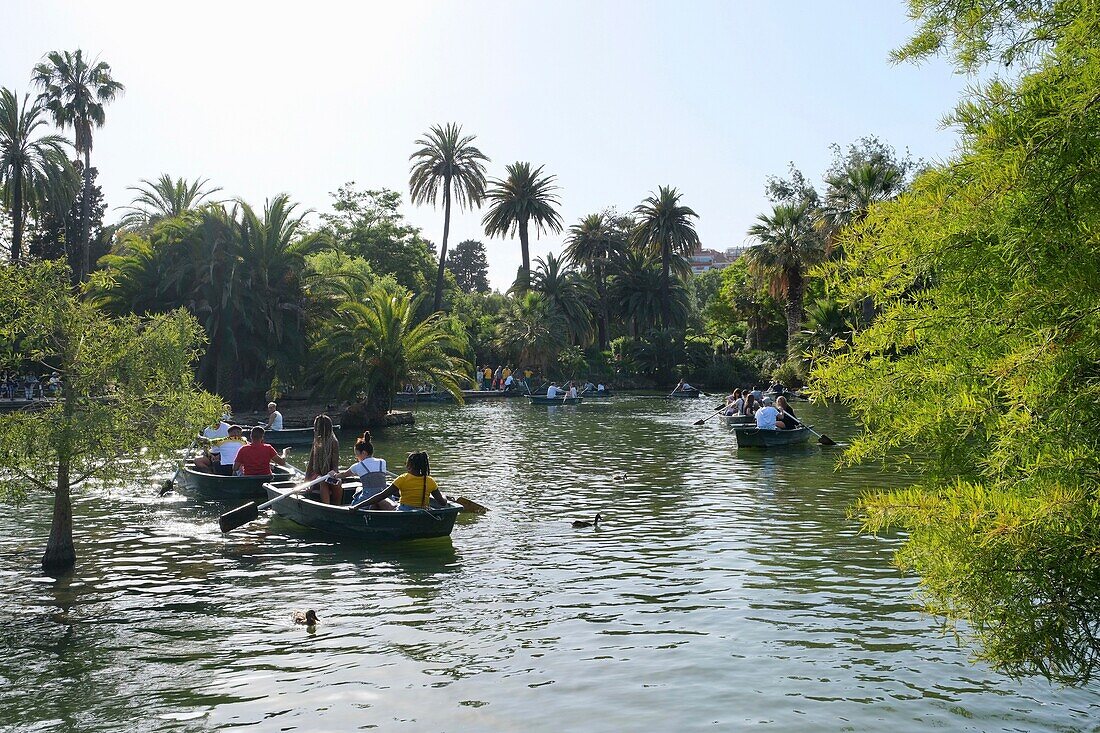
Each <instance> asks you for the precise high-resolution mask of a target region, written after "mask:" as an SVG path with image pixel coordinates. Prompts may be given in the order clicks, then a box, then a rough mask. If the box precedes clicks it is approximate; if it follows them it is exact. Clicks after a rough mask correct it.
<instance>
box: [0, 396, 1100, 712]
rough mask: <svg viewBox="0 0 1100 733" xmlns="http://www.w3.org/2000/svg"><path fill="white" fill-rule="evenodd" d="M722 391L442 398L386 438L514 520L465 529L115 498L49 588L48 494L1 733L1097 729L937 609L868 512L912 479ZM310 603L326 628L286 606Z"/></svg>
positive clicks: (22, 565) (826, 413)
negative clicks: (975, 657) (809, 439)
mask: <svg viewBox="0 0 1100 733" xmlns="http://www.w3.org/2000/svg"><path fill="white" fill-rule="evenodd" d="M711 406H712V402H711V401H710V400H684V401H672V400H663V399H659V398H646V397H622V398H616V399H614V400H610V401H607V402H603V403H598V402H586V403H585V404H583V405H580V406H577V407H552V408H545V407H543V408H535V407H532V406H530V405H528V404H526V400H509V401H506V402H504V401H497V402H492V403H484V404H474V405H469V406H466V407H457V406H447V405H438V406H426V407H423V408H420V409H418V412H417V424H416V425H415V426H413V427H408V428H398V429H394V430H391V431H388V432H387V433H386V434H385V435H384V436H379V437H378V440H377V441H376V443H377V447H378V454H379V455H380V456H382V457H384V458H386V459H387V460H389V461H390V463H391V466H394V467H398V466H400V464H401V463H403V457H404V455H405V452H406V451H408V450H412V449H414V448H424V449H426V450H428V451H429V452H430V454H431V457H432V467H433V475H435V476H436V477H437V478H438V479H439V482H440V484H441V485H442V486H443V487H444V489H445V490H446V491H448V492H450V493H453V494H456V495H457V494H462V495H466V496H469V497H471V498H475V499H477V500H478V501H480V502H482V503H483V504H486V505H488V506H490V507H491V508H492V512H491V513H489V514H488V515H485V516H483V517H472V516H469V515H465V516H463V517H462V518H461V519H460V522H459V525H458V526H457V527H456V528H455V531H454V534H453V535H452V537H451V538H450V539H448V540H443V541H431V542H422V543H412V544H404V545H395V546H389V547H373V548H372V547H364V546H348V545H338V544H333V543H330V542H327V541H326V540H325V539H324V538H323V537H320V536H318V535H316V534H314V533H311V532H309V531H308V530H304V529H301V528H298V527H297V526H296V525H294V524H292V523H289V522H287V521H285V520H279V519H273V520H261V521H259V522H256V523H254V524H253V525H251V526H249V527H248V528H246V529H242V530H239V531H238V532H236V533H233V534H232V535H229V536H226V537H223V536H222V535H221V534H219V533H218V530H217V522H216V517H217V514H218V513H219V512H221V511H224V509H225V508H226V507H224V506H221V505H216V504H212V503H203V502H202V501H200V500H196V499H195V498H193V497H187V496H169V497H166V498H159V497H158V496H157V491H156V487H155V486H145V485H141V486H126V487H105V488H96V489H91V490H88V491H85V492H82V493H81V494H80V496H79V498H78V499H77V505H76V515H77V530H76V535H77V537H76V539H77V543H78V552H79V554H80V561H79V564H78V566H77V568H76V570H75V572H74V573H73V574H72V575H71V576H69V577H67V578H64V579H61V580H54V579H51V578H45V577H42V576H41V575H40V574H39V573H38V571H37V566H36V564H37V560H38V557H39V553H40V551H41V548H42V546H43V543H44V541H45V536H46V533H47V530H48V521H49V512H48V504H47V502H46V500H45V499H44V498H41V497H37V498H33V499H32V500H30V502H29V503H27V504H24V505H23V506H20V507H13V506H11V505H0V598H2V599H3V605H2V607H3V610H4V617H5V618H4V619H3V620H2V621H0V731H4V732H8V731H11V732H13V733H14V732H15V731H19V732H20V733H23V732H24V731H38V730H41V731H63V732H66V733H67V732H70V731H71V732H73V733H76V732H77V731H79V732H80V733H89V732H91V731H118V730H141V731H145V730H166V731H201V730H214V729H221V728H223V727H230V726H232V727H235V728H243V729H247V730H257V731H345V730H355V729H359V728H371V729H379V730H386V731H389V730H397V731H400V730H408V731H521V730H522V731H571V732H572V731H608V732H610V731H629V730H648V731H701V730H708V731H709V730H723V731H725V730H739V729H742V728H747V727H759V728H761V729H763V730H769V731H806V730H813V729H820V730H866V731H872V730H873V731H878V730H884V729H889V730H890V731H891V732H892V733H898V732H900V731H908V730H913V731H916V730H926V729H928V728H932V727H940V728H945V729H948V730H973V731H1095V730H1098V728H1097V723H1096V721H1097V719H1100V690H1098V689H1097V688H1096V687H1095V686H1093V687H1092V688H1089V689H1084V690H1067V689H1063V688H1058V687H1054V686H1050V685H1048V684H1047V683H1045V682H1043V681H1041V680H1034V679H1032V680H1023V681H1014V680H1011V679H1009V678H1006V677H1004V676H1002V675H999V674H997V673H995V672H993V671H991V670H990V669H989V668H988V667H986V666H984V665H982V664H977V665H974V664H971V663H970V661H968V655H969V652H968V650H967V649H965V648H959V647H958V646H957V644H956V642H955V639H954V637H953V636H951V635H950V634H947V635H945V634H943V633H942V632H941V630H940V628H939V626H938V624H937V622H936V621H935V620H934V619H931V618H928V617H926V616H923V615H921V614H920V613H919V612H918V611H917V610H916V603H915V600H914V597H915V593H916V591H917V584H916V581H915V580H914V579H912V578H908V577H904V576H902V575H901V574H900V573H899V572H898V571H897V570H896V569H895V568H894V567H893V565H892V564H891V554H892V550H893V549H894V548H895V547H896V546H897V543H898V541H899V540H898V538H875V537H869V536H861V535H859V534H858V527H857V526H856V525H855V524H854V523H853V522H851V521H849V520H847V519H846V518H845V510H846V509H847V507H849V506H850V504H851V503H852V501H853V500H854V499H855V498H856V497H857V496H858V495H859V493H860V492H861V491H864V490H867V489H870V488H875V487H881V486H898V485H903V484H904V483H905V482H906V480H907V479H906V477H904V476H898V475H882V474H880V473H878V472H876V471H874V470H863V469H861V470H849V471H844V472H840V473H836V472H834V470H833V462H834V461H835V459H836V455H837V454H836V452H835V450H836V449H833V450H832V451H830V450H826V449H822V448H819V447H817V446H816V445H814V444H808V445H807V446H805V447H802V448H796V449H788V450H783V451H775V452H770V453H769V452H761V451H752V452H749V451H740V452H738V451H737V450H736V449H735V441H734V438H733V435H732V433H731V432H730V431H729V430H728V429H726V428H723V427H722V426H721V425H719V424H717V423H718V421H717V419H715V420H712V421H710V422H709V423H707V424H706V425H703V426H701V427H693V426H692V425H691V423H692V421H694V420H695V419H697V418H699V417H702V416H704V415H705V414H707V413H706V412H705V410H706V409H707V408H709V407H711ZM798 407H799V408H800V410H801V412H802V413H803V414H805V415H807V416H809V417H810V419H811V421H812V422H813V423H814V424H815V425H816V426H817V427H818V429H819V430H824V431H825V432H827V433H829V434H830V435H831V436H832V437H834V438H837V439H843V438H844V437H845V436H846V435H850V434H851V432H852V426H851V425H850V423H848V422H847V421H846V419H845V418H844V417H843V415H842V414H841V413H840V412H839V411H837V410H835V409H826V408H821V407H814V406H807V405H805V404H799V405H798ZM352 442H353V436H351V435H347V434H345V435H343V436H342V445H343V448H344V449H345V453H349V452H350V446H351V443H352ZM298 459H299V460H303V459H304V456H302V455H298ZM597 511H600V512H602V513H603V515H604V517H605V518H606V522H605V523H604V524H601V525H600V527H599V529H598V530H592V529H581V530H579V529H574V528H573V527H572V526H571V521H572V520H574V519H578V518H591V517H592V516H593V515H595V513H596V512H597ZM306 608H313V609H316V610H317V612H318V615H319V616H320V617H321V620H322V622H321V624H320V625H319V626H317V627H316V629H315V630H313V631H310V630H307V629H306V628H303V627H300V626H294V625H293V624H292V623H291V622H290V614H291V611H292V610H294V609H306Z"/></svg>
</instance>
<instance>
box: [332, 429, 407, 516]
mask: <svg viewBox="0 0 1100 733" xmlns="http://www.w3.org/2000/svg"><path fill="white" fill-rule="evenodd" d="M355 457H356V458H357V459H358V460H357V461H356V462H355V463H353V464H351V465H350V466H348V470H346V471H344V472H342V473H337V472H334V474H335V476H336V477H338V478H350V477H351V476H355V477H357V478H358V479H359V483H360V487H359V490H358V491H356V492H355V496H353V497H352V498H351V505H352V506H353V507H354V506H358V505H360V504H362V503H363V500H364V499H367V498H369V497H371V496H374V495H375V494H377V493H378V492H379V491H381V490H382V489H384V488H386V486H387V485H388V484H389V478H388V477H387V475H386V471H387V469H386V462H385V461H384V460H383V459H381V458H375V457H374V443H372V442H371V435H370V431H369V430H365V431H363V435H362V437H360V438H359V440H357V441H356V442H355ZM360 508H361V509H367V508H368V507H366V506H361V507H360ZM371 508H374V509H396V508H397V504H396V503H395V502H393V501H392V500H390V499H383V500H382V501H380V502H378V504H376V505H375V506H373V507H371Z"/></svg>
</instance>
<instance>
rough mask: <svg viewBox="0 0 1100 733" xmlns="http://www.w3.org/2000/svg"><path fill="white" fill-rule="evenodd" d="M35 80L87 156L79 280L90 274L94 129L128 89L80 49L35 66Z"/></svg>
mask: <svg viewBox="0 0 1100 733" xmlns="http://www.w3.org/2000/svg"><path fill="white" fill-rule="evenodd" d="M32 80H33V82H34V83H35V84H37V85H38V86H40V87H41V88H42V93H41V94H40V95H39V99H40V100H42V101H43V102H44V103H45V106H46V109H48V110H49V111H50V113H51V114H52V115H53V120H54V122H55V123H56V124H57V126H58V127H60V128H62V129H64V128H66V127H72V128H73V130H74V133H75V141H76V144H75V145H74V147H75V148H76V153H77V155H78V156H81V155H83V156H84V196H83V198H82V201H83V205H82V206H81V211H80V229H81V232H80V246H81V258H80V267H81V271H80V273H79V276H80V279H82V280H83V279H84V278H86V277H87V276H88V272H89V271H90V269H91V267H90V263H89V261H88V256H89V243H88V202H89V201H90V200H91V187H92V161H91V155H92V130H93V128H96V127H103V123H104V121H105V115H104V112H103V106H104V105H105V104H108V103H110V102H112V101H114V99H115V97H117V96H118V95H119V94H121V93H122V92H123V90H124V89H125V87H123V86H122V84H120V83H119V82H117V81H115V80H114V79H112V78H111V67H110V66H109V65H108V64H107V63H106V62H105V61H99V62H93V65H91V66H89V65H88V63H87V62H86V61H85V60H84V54H83V52H82V51H81V50H80V49H77V50H76V51H75V52H72V53H70V52H69V51H61V52H58V51H53V52H51V53H49V54H47V55H46V61H43V62H41V63H39V64H38V65H37V66H35V67H34V75H33V77H32Z"/></svg>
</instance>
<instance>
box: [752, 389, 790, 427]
mask: <svg viewBox="0 0 1100 733" xmlns="http://www.w3.org/2000/svg"><path fill="white" fill-rule="evenodd" d="M778 415H779V410H777V409H775V406H774V405H773V400H772V398H771V397H765V398H764V406H763V407H761V408H760V409H759V410H757V411H756V427H757V428H759V429H760V430H784V429H786V427H787V426H786V424H785V423H784V422H783V421H782V420H780V419H778Z"/></svg>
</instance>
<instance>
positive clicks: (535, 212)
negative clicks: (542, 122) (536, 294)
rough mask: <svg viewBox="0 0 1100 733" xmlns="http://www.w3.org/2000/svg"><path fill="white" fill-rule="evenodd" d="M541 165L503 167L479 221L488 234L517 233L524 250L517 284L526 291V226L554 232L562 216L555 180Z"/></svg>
mask: <svg viewBox="0 0 1100 733" xmlns="http://www.w3.org/2000/svg"><path fill="white" fill-rule="evenodd" d="M542 169H543V166H541V165H540V166H539V167H538V168H534V169H532V168H531V164H530V163H526V162H522V161H520V162H516V163H513V164H512V165H510V166H508V167H507V168H505V170H506V171H507V172H508V177H507V178H504V179H494V180H493V181H492V187H491V188H490V189H489V190H488V191H486V193H485V197H486V198H488V199H489V200H490V201H492V203H491V204H490V205H489V210H488V211H487V212H485V216H484V217H483V218H482V220H481V223H482V224H483V225H484V226H485V234H486V235H487V236H490V237H492V236H495V235H498V234H499V235H500V236H502V237H505V236H513V235H515V234H516V233H518V234H519V246H520V250H521V252H522V253H523V266H522V267H521V269H520V275H519V278H518V280H517V283H518V284H519V286H520V289H521V290H525V289H526V288H527V287H528V285H529V284H530V282H531V250H530V247H529V236H528V226H529V225H530V223H531V222H534V223H535V230H536V231H540V232H542V231H551V232H554V233H555V234H556V233H558V232H560V231H561V229H562V220H561V216H560V215H559V214H558V212H557V208H556V207H558V206H560V205H561V202H560V200H559V199H558V196H557V194H556V193H554V192H555V191H557V190H558V187H557V186H555V185H554V181H555V180H556V179H555V177H554V176H552V175H544V174H543V172H542Z"/></svg>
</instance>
